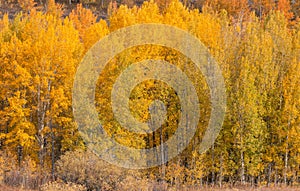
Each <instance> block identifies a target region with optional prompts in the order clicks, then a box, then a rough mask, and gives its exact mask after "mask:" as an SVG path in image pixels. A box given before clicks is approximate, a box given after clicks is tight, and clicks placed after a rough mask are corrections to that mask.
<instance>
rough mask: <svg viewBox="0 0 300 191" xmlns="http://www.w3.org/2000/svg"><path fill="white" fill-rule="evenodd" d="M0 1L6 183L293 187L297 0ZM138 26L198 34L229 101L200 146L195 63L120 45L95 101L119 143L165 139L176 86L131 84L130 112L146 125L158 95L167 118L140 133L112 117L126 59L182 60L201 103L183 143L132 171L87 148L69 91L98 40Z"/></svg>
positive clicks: (0, 145)
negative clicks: (213, 133)
mask: <svg viewBox="0 0 300 191" xmlns="http://www.w3.org/2000/svg"><path fill="white" fill-rule="evenodd" d="M0 7H1V10H0V11H1V15H2V19H1V20H0V87H1V89H0V185H1V186H0V189H1V190H10V189H11V190H13V189H14V188H16V189H17V188H18V189H21V188H22V189H32V190H201V189H204V190H206V189H208V188H215V189H222V188H224V189H226V188H234V187H236V188H240V189H241V190H244V189H248V188H268V189H272V188H279V187H285V188H288V189H297V188H299V185H300V138H299V137H300V22H299V16H300V1H299V0H187V1H178V0H157V1H149V2H148V1H145V2H143V1H134V0H125V1H105V0H101V1H99V0H85V1H81V2H77V1H76V2H75V1H69V0H68V1H67V0H66V1H54V0H47V1H44V0H38V1H34V0H8V1H5V0H4V1H3V0H0ZM2 7H5V8H2ZM9 7H10V8H11V10H12V9H14V10H17V11H15V12H14V11H11V10H9ZM12 13H14V14H13V15H12ZM144 23H160V24H166V25H171V26H174V27H177V28H179V29H183V30H184V31H186V32H188V33H189V34H191V35H193V36H195V37H196V38H198V39H199V40H200V41H201V42H202V43H203V44H204V45H205V47H207V49H208V51H209V53H210V54H211V55H212V56H213V57H214V59H215V60H216V62H217V63H218V65H219V67H220V69H221V70H222V74H223V77H224V81H225V87H226V96H227V105H226V114H225V119H224V122H223V126H222V129H221V131H220V133H219V135H218V137H217V138H216V140H215V142H214V144H213V145H212V146H211V147H210V149H208V150H207V151H205V152H201V153H199V152H198V145H199V143H200V142H201V140H202V138H203V135H204V132H205V130H206V128H207V126H208V123H209V119H210V115H211V103H210V94H211V92H210V89H209V87H208V85H207V83H206V80H205V78H204V76H203V74H202V73H201V71H200V70H198V69H197V68H195V66H194V63H193V62H192V61H191V60H190V59H189V58H187V57H186V56H185V55H183V54H182V53H181V52H179V51H177V50H174V49H172V48H168V47H164V46H160V45H140V46H136V47H131V48H129V49H127V50H125V51H123V52H121V53H120V54H117V55H116V56H115V57H114V58H113V59H112V60H110V61H109V63H108V64H107V67H105V69H104V71H103V72H102V73H101V75H100V76H99V78H98V81H97V86H96V93H95V106H96V109H97V111H98V118H99V119H101V121H102V122H103V127H104V129H105V130H106V131H107V132H108V135H110V137H113V138H114V139H115V140H116V141H118V142H119V143H120V144H122V145H124V146H127V147H133V148H150V147H155V146H158V145H160V144H163V142H165V141H167V140H168V138H169V137H171V136H172V135H173V134H174V132H175V131H176V128H177V126H178V118H179V117H180V109H179V108H180V100H179V98H178V95H177V93H176V92H175V90H174V89H173V88H172V87H170V86H169V85H168V84H166V83H163V82H161V81H159V80H146V81H144V82H142V83H140V84H138V85H137V86H136V87H135V88H134V89H133V90H132V92H131V95H130V101H129V107H130V110H131V114H132V115H133V116H134V118H135V119H136V120H139V121H141V122H146V121H147V120H148V119H149V118H150V113H149V107H150V105H151V103H152V102H153V100H162V102H163V103H164V104H165V105H166V107H167V117H166V122H165V123H164V124H163V125H162V127H161V131H154V132H152V133H145V134H142V133H140V134H139V133H134V132H130V131H128V130H126V129H125V128H124V127H122V126H121V125H120V124H119V123H118V121H117V120H116V119H115V118H114V114H113V112H112V111H111V107H112V105H111V101H110V100H111V98H110V96H111V91H112V87H113V85H114V82H115V81H116V80H117V79H118V76H119V75H120V74H121V73H122V71H124V70H125V69H126V68H127V67H129V66H130V65H131V64H133V63H136V62H140V61H143V60H146V59H155V60H164V61H167V62H169V63H171V64H172V65H175V66H177V67H178V68H180V69H181V70H182V71H183V72H184V73H186V75H187V76H189V78H190V79H191V81H192V82H193V84H194V87H195V90H196V92H197V95H198V99H199V105H200V107H199V112H200V118H199V123H198V126H197V131H196V133H195V135H194V137H192V141H191V142H190V143H189V144H188V146H187V147H186V148H185V149H184V151H183V152H181V153H180V154H179V155H178V156H176V157H175V158H173V159H172V160H169V161H168V162H167V163H165V164H162V165H160V166H157V167H152V168H147V169H142V170H133V169H126V168H121V167H118V166H115V165H112V164H109V163H107V162H106V161H103V160H101V159H100V158H99V157H97V156H96V155H95V154H94V153H92V152H91V151H90V150H89V149H88V148H87V145H86V143H85V141H84V139H83V138H82V137H81V134H80V133H79V131H78V126H77V123H76V121H75V119H74V115H73V108H72V91H73V85H74V77H75V74H76V71H77V69H78V66H79V65H80V63H81V61H82V59H83V58H84V55H85V54H86V53H87V52H88V51H89V50H90V48H91V47H93V45H94V44H95V43H96V42H98V41H99V40H100V39H102V38H104V37H105V36H106V35H109V34H110V33H112V32H114V31H117V30H118V29H121V28H123V27H127V26H131V25H135V24H144ZM149 34H150V35H151V33H150V31H149ZM144 35H147V34H144ZM124 155H126V153H124ZM157 157H160V156H157Z"/></svg>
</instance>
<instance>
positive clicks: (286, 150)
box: [283, 136, 289, 186]
mask: <svg viewBox="0 0 300 191" xmlns="http://www.w3.org/2000/svg"><path fill="white" fill-rule="evenodd" d="M288 139H289V136H286V142H287V141H288ZM287 170H288V143H286V148H285V155H284V175H283V178H284V185H285V186H286V185H287Z"/></svg>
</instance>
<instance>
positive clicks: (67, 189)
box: [41, 181, 87, 191]
mask: <svg viewBox="0 0 300 191" xmlns="http://www.w3.org/2000/svg"><path fill="white" fill-rule="evenodd" d="M85 190H87V189H86V187H85V186H82V185H79V184H74V183H64V182H62V181H55V182H48V183H47V184H44V185H42V186H41V191H85Z"/></svg>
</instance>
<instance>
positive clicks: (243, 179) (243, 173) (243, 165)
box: [241, 151, 245, 185]
mask: <svg viewBox="0 0 300 191" xmlns="http://www.w3.org/2000/svg"><path fill="white" fill-rule="evenodd" d="M241 184H242V185H244V184H245V161H244V152H243V151H241Z"/></svg>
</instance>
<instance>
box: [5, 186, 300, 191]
mask: <svg viewBox="0 0 300 191" xmlns="http://www.w3.org/2000/svg"><path fill="white" fill-rule="evenodd" d="M170 190H174V188H173V189H170ZM175 190H176V189H175ZM180 190H182V191H300V187H258V188H252V187H236V188H219V187H217V188H213V187H210V188H207V187H203V188H199V189H180ZM0 191H38V190H30V189H23V188H19V187H10V186H6V185H0Z"/></svg>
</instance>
